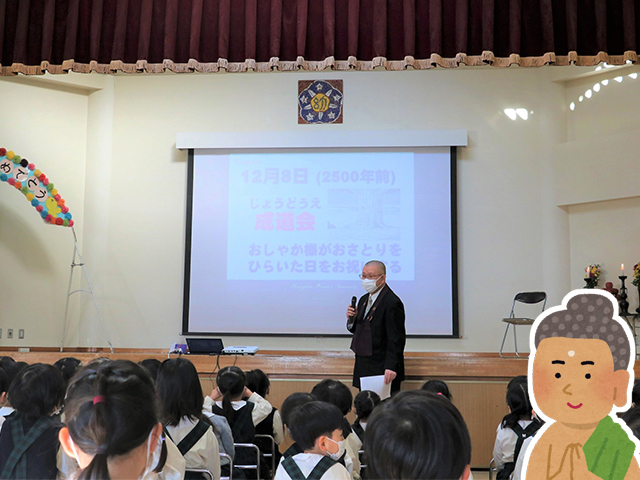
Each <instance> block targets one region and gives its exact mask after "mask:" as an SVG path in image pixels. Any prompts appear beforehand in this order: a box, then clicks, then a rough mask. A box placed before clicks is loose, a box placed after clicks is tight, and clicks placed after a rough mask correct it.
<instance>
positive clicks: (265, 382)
mask: <svg viewBox="0 0 640 480" xmlns="http://www.w3.org/2000/svg"><path fill="white" fill-rule="evenodd" d="M244 375H245V379H246V382H247V388H248V389H249V390H251V391H252V392H255V393H257V394H258V395H260V396H261V397H262V398H264V399H265V400H266V397H267V395H268V394H269V387H270V386H271V381H270V380H269V377H268V376H267V374H266V373H264V372H263V371H262V370H260V369H259V368H256V369H255V370H249V371H248V372H245V374H244ZM269 405H271V402H269ZM256 435H269V436H271V437H273V440H274V442H275V449H274V448H272V447H273V444H272V443H271V441H270V440H268V439H265V438H255V439H254V443H255V444H256V445H257V446H258V448H260V451H261V452H262V453H268V454H272V455H274V456H275V458H274V461H275V464H277V463H278V462H279V461H280V456H281V454H280V450H279V449H278V445H280V444H281V443H282V442H283V440H284V427H283V426H282V417H281V416H280V412H279V411H278V409H277V408H275V407H274V406H273V405H271V412H270V413H269V415H267V418H265V419H264V420H262V421H261V422H260V423H258V424H257V425H256Z"/></svg>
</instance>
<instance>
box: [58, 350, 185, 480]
mask: <svg viewBox="0 0 640 480" xmlns="http://www.w3.org/2000/svg"><path fill="white" fill-rule="evenodd" d="M65 417H66V425H67V426H66V427H64V428H62V429H61V430H60V434H59V438H60V443H61V444H62V447H63V449H64V451H65V453H66V454H67V455H69V456H70V457H72V458H74V459H76V460H77V462H78V465H79V466H80V470H79V471H78V472H76V473H75V474H74V477H75V478H79V479H96V480H97V479H114V480H116V479H134V478H135V479H144V480H151V479H178V478H184V468H185V463H184V458H183V457H182V455H180V452H179V451H177V449H176V447H175V445H173V444H171V443H170V442H169V441H168V440H167V441H163V439H162V424H161V423H159V421H158V408H157V405H156V392H155V386H154V383H153V380H151V377H150V376H149V374H148V373H147V372H146V371H145V370H144V369H143V368H142V367H141V366H139V365H137V364H135V363H133V362H130V361H127V360H116V361H109V362H103V363H100V364H89V365H87V366H86V367H85V368H84V369H82V370H81V371H80V372H79V373H78V374H77V375H76V376H75V377H74V378H73V379H72V381H71V383H70V384H69V388H68V390H67V398H66V401H65Z"/></svg>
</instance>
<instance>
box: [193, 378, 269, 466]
mask: <svg viewBox="0 0 640 480" xmlns="http://www.w3.org/2000/svg"><path fill="white" fill-rule="evenodd" d="M216 383H217V384H218V386H217V387H216V388H214V389H213V391H212V392H211V394H210V395H209V396H208V397H206V398H205V401H204V407H205V408H206V409H208V408H211V411H212V413H214V414H216V415H220V416H223V417H225V418H226V419H227V422H228V423H229V426H230V427H231V432H232V434H233V441H234V442H235V443H253V442H254V436H255V428H256V427H255V426H256V425H257V424H259V423H260V422H261V421H263V420H264V419H265V418H267V416H268V415H269V413H271V409H272V407H271V404H270V403H269V402H267V401H266V400H265V399H264V398H262V397H261V396H260V395H258V394H257V393H255V392H252V391H251V390H249V389H248V388H247V387H246V379H245V376H244V372H243V371H242V370H241V369H240V368H238V367H224V368H222V369H220V371H219V372H218V376H217V378H216ZM245 399H246V400H245ZM255 461H256V459H255V454H254V453H253V450H249V449H247V448H242V449H236V452H235V457H234V465H250V464H253V465H255ZM260 463H261V471H262V475H264V476H267V475H268V466H267V462H266V460H265V459H264V458H262V459H261V462H260ZM223 473H225V472H224V471H223ZM235 476H236V475H235V474H234V477H235Z"/></svg>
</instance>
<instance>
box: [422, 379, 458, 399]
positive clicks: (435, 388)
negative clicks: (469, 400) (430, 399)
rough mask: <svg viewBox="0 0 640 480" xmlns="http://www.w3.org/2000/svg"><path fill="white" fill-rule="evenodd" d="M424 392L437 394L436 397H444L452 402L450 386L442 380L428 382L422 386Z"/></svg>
mask: <svg viewBox="0 0 640 480" xmlns="http://www.w3.org/2000/svg"><path fill="white" fill-rule="evenodd" d="M422 390H424V391H425V392H431V393H435V394H436V395H442V396H443V397H445V398H446V399H447V400H449V401H452V397H451V392H449V385H447V384H446V383H445V382H443V381H442V380H427V381H426V382H425V384H424V385H422Z"/></svg>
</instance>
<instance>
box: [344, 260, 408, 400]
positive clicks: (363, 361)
mask: <svg viewBox="0 0 640 480" xmlns="http://www.w3.org/2000/svg"><path fill="white" fill-rule="evenodd" d="M386 273H387V269H386V267H385V265H384V263H382V262H379V261H377V260H371V261H370V262H367V263H366V264H365V265H364V267H363V268H362V275H360V278H361V279H362V286H363V287H364V289H365V290H366V291H367V294H366V295H363V296H362V297H360V301H359V302H358V305H357V307H356V308H353V307H352V306H349V308H347V329H348V330H349V331H350V332H351V333H353V339H352V340H351V350H353V352H354V353H355V354H356V363H355V366H354V368H353V386H354V387H356V388H360V378H361V377H369V376H372V375H384V382H385V383H386V384H389V383H391V392H397V391H398V390H400V383H401V382H402V381H403V380H404V344H405V339H406V332H405V328H404V305H403V304H402V300H400V299H399V298H398V296H397V295H396V294H395V293H393V291H391V289H390V288H389V286H388V285H387V284H386V278H387V276H386Z"/></svg>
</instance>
